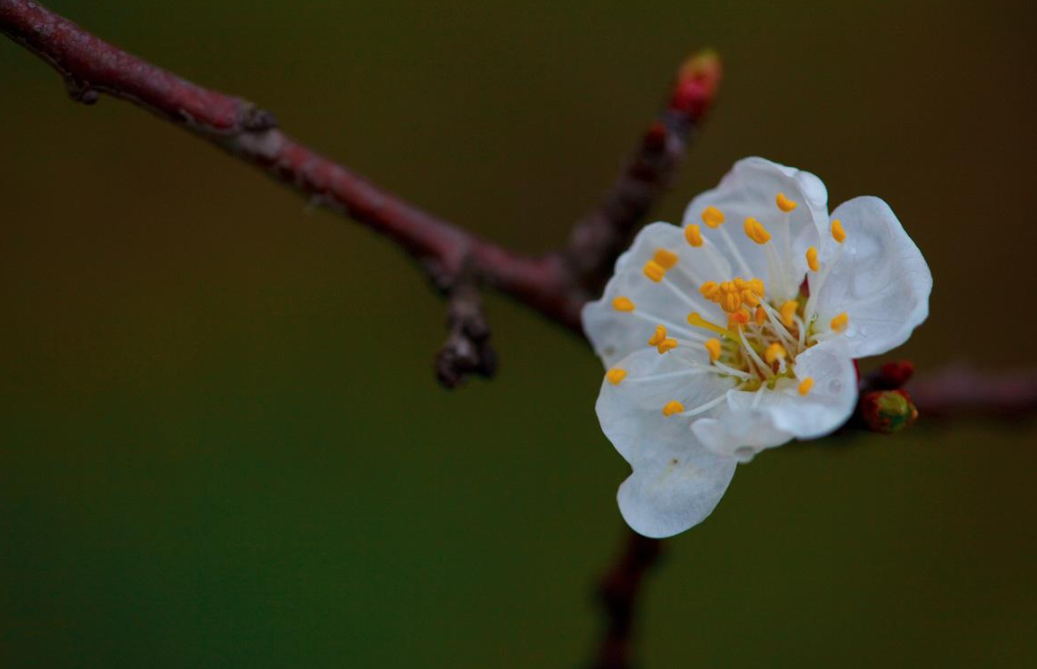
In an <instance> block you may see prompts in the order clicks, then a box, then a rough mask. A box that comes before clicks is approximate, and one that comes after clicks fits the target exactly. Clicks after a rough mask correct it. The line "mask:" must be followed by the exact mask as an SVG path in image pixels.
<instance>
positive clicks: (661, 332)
mask: <svg viewBox="0 0 1037 669" xmlns="http://www.w3.org/2000/svg"><path fill="white" fill-rule="evenodd" d="M664 339H666V326H665V325H656V326H655V334H653V335H652V337H651V339H649V340H648V345H649V346H658V345H659V344H660V343H662V340H664Z"/></svg>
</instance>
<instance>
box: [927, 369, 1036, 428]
mask: <svg viewBox="0 0 1037 669" xmlns="http://www.w3.org/2000/svg"><path fill="white" fill-rule="evenodd" d="M907 390H908V392H909V393H910V394H911V399H912V400H914V403H915V405H916V406H917V407H918V411H919V413H920V414H922V415H923V416H925V417H934V418H958V417H966V416H969V417H973V416H983V417H1000V418H1025V417H1033V416H1034V414H1035V413H1037V369H1030V370H1027V371H1010V372H1001V373H995V374H991V373H984V372H979V371H977V370H975V369H972V368H970V367H967V366H963V365H958V366H953V367H948V368H946V369H944V370H943V371H940V372H937V373H931V374H926V375H925V376H924V377H922V378H919V379H917V380H915V381H912V382H911V383H909V384H908V385H907Z"/></svg>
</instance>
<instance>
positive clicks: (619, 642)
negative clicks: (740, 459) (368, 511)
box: [590, 530, 662, 669]
mask: <svg viewBox="0 0 1037 669" xmlns="http://www.w3.org/2000/svg"><path fill="white" fill-rule="evenodd" d="M624 542H625V543H624V547H623V552H622V553H620V555H619V557H618V558H617V559H616V562H615V564H613V565H612V566H611V567H610V568H609V570H608V572H607V573H606V574H605V575H604V576H603V577H602V579H601V583H600V584H599V586H598V598H599V599H600V601H601V606H602V609H603V611H604V613H605V618H606V621H607V624H606V627H605V635H604V636H603V637H602V639H601V644H600V645H599V647H598V656H597V658H596V659H595V660H594V663H593V664H591V665H590V666H591V669H629V667H631V666H632V660H631V658H632V656H633V626H634V613H635V611H636V609H637V604H638V600H639V597H640V594H641V588H642V585H643V583H644V578H645V576H646V574H647V573H648V571H649V570H651V569H652V567H654V566H655V564H656V562H657V561H658V560H659V555H660V553H661V552H662V542H661V541H659V540H658V539H649V538H647V537H643V536H641V535H640V534H637V533H636V532H633V531H631V530H626V537H625V539H624Z"/></svg>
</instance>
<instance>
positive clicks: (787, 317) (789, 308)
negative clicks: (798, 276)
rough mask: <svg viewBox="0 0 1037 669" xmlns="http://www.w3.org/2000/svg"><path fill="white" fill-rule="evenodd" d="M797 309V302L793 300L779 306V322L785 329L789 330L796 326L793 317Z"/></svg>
mask: <svg viewBox="0 0 1037 669" xmlns="http://www.w3.org/2000/svg"><path fill="white" fill-rule="evenodd" d="M797 309H799V302H797V301H795V300H789V301H788V302H786V303H785V304H783V305H781V309H779V310H778V311H779V312H781V322H782V323H784V324H785V327H787V328H790V327H792V326H793V325H795V324H796V321H795V320H794V319H793V316H795V315H796V310H797Z"/></svg>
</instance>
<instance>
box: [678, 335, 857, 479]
mask: <svg viewBox="0 0 1037 669" xmlns="http://www.w3.org/2000/svg"><path fill="white" fill-rule="evenodd" d="M808 377H809V378H811V379H812V380H813V382H814V385H813V387H812V388H811V390H810V392H809V393H808V394H807V395H806V396H802V395H800V394H799V390H798V388H799V382H800V381H802V380H804V379H806V378H808ZM727 400H728V401H727V405H726V407H724V408H722V409H720V410H718V411H717V412H716V413H715V414H714V415H713V417H711V418H703V419H701V420H699V421H698V422H696V423H694V424H693V425H692V431H693V432H694V433H695V435H696V436H697V437H698V438H699V439H700V440H701V441H702V443H703V444H705V445H706V447H707V448H709V449H710V450H712V451H714V452H716V453H718V454H720V455H727V456H732V457H736V458H738V459H739V460H740V461H742V462H747V461H748V460H751V459H752V458H753V456H754V455H756V454H757V453H759V452H760V451H762V450H764V449H767V448H774V447H775V446H781V445H782V444H784V443H786V442H788V441H789V440H791V439H794V438H798V439H817V438H818V437H822V436H824V435H826V434H830V433H832V432H833V431H835V430H836V429H838V428H839V427H841V426H842V425H843V424H844V423H846V421H847V420H849V418H850V416H851V415H852V414H853V410H854V408H855V407H856V405H857V371H856V369H855V368H854V366H853V360H852V359H851V358H850V356H849V353H848V351H847V348H846V345H845V343H844V342H841V341H840V340H838V339H836V340H831V341H828V342H825V343H822V344H818V345H817V346H813V347H811V348H810V349H808V350H806V351H804V352H803V353H802V354H801V355H799V357H797V358H796V381H793V380H791V379H785V380H782V381H781V382H779V383H778V384H777V386H776V387H775V389H774V390H769V389H767V388H763V389H761V390H759V391H756V392H746V391H742V390H731V391H729V392H728V393H727Z"/></svg>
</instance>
